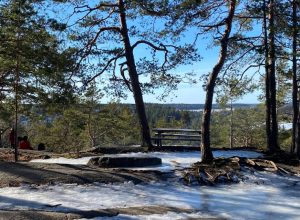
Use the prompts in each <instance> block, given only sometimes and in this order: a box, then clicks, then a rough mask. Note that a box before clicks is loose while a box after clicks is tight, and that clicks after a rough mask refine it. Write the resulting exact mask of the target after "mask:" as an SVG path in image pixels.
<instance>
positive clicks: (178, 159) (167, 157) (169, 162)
mask: <svg viewBox="0 0 300 220" xmlns="http://www.w3.org/2000/svg"><path fill="white" fill-rule="evenodd" d="M213 154H214V156H215V157H232V156H240V157H249V158H256V157H259V156H261V155H262V154H261V153H257V152H254V151H239V150H234V151H222V150H217V151H213ZM109 156H111V157H122V156H127V157H159V158H161V159H162V165H161V166H153V167H143V168H130V169H135V170H160V171H170V170H174V169H175V168H183V167H187V166H189V165H191V164H192V163H196V162H197V161H199V160H200V152H195V151H192V152H151V153H128V154H116V155H111V154H110V155H109ZM90 159H91V157H83V158H79V159H67V158H62V157H61V158H53V159H44V160H43V159H36V160H32V161H31V162H42V163H59V164H80V165H86V164H87V163H88V161H89V160H90Z"/></svg>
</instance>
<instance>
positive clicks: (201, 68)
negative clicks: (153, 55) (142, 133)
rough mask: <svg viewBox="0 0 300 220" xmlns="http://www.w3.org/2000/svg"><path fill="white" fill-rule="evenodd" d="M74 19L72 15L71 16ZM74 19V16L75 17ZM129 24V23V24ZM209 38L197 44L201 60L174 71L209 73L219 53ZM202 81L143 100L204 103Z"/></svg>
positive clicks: (190, 36) (252, 97)
mask: <svg viewBox="0 0 300 220" xmlns="http://www.w3.org/2000/svg"><path fill="white" fill-rule="evenodd" d="M64 6H65V5H64ZM64 10H65V12H67V13H66V14H69V13H70V12H72V9H70V8H68V7H66V8H64ZM60 15H61V16H62V17H65V16H66V15H65V13H61V14H60ZM73 19H74V17H73ZM75 20H76V17H75ZM69 22H70V23H72V19H70V20H69ZM129 25H130V24H129ZM159 26H160V25H159V23H158V26H157V25H156V28H159ZM194 37H195V33H192V32H189V33H187V34H186V36H185V38H184V39H183V41H185V42H188V41H193V40H194ZM210 40H211V36H208V37H207V39H202V40H199V42H198V45H199V51H200V54H201V56H202V58H203V59H202V60H201V61H200V62H198V63H194V64H193V65H190V66H185V67H184V69H183V68H182V67H181V68H180V69H175V70H174V73H175V72H176V73H178V72H179V73H180V72H182V73H183V72H190V71H192V72H194V73H195V74H196V79H199V78H200V76H201V75H203V74H207V73H209V72H210V71H211V70H212V68H213V66H214V65H215V63H216V62H217V60H218V55H219V48H218V47H208V46H209V45H210V43H211V42H210ZM139 54H143V56H144V54H146V53H145V51H144V52H143V48H142V49H141V50H139V51H138V55H137V56H139ZM141 79H142V77H141ZM202 84H203V82H199V83H197V84H193V85H191V84H184V83H182V84H180V85H179V86H178V90H176V91H174V92H173V94H171V95H170V96H169V97H168V98H166V99H165V100H164V101H161V100H159V99H157V96H159V95H160V94H161V92H162V90H160V89H158V90H156V91H155V94H154V95H147V94H145V95H144V101H145V102H151V103H191V104H192V103H195V104H199V103H204V101H205V91H204V90H203V87H202ZM257 96H258V92H255V93H254V94H248V95H246V96H244V97H242V98H241V99H240V100H237V101H236V102H238V103H251V104H252V103H258V102H259V101H258V99H257ZM110 100H111V98H110V97H104V98H103V99H102V100H101V102H102V103H103V102H104V103H105V102H109V101H110ZM120 101H121V102H125V103H134V100H133V96H132V94H131V93H128V98H127V99H126V100H124V99H121V100H120Z"/></svg>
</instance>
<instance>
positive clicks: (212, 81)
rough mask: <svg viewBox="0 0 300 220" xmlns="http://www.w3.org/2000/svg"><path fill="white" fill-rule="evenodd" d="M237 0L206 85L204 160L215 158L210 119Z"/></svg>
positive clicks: (202, 149)
mask: <svg viewBox="0 0 300 220" xmlns="http://www.w3.org/2000/svg"><path fill="white" fill-rule="evenodd" d="M235 6H236V0H231V1H230V8H229V14H228V17H227V18H226V19H225V26H226V27H225V31H224V34H223V36H222V38H221V41H220V43H221V49H220V54H219V60H218V63H217V64H216V65H215V66H214V68H213V70H212V72H211V74H210V76H209V79H208V82H207V86H206V97H205V104H204V110H203V116H202V124H201V131H202V133H201V156H202V162H204V163H209V162H211V161H212V160H213V154H212V151H211V148H210V119H211V110H212V101H213V95H214V88H215V85H216V80H217V77H218V74H219V73H220V71H221V69H222V67H223V65H224V63H225V59H226V56H227V48H228V40H229V36H230V32H231V27H232V20H233V16H234V13H235Z"/></svg>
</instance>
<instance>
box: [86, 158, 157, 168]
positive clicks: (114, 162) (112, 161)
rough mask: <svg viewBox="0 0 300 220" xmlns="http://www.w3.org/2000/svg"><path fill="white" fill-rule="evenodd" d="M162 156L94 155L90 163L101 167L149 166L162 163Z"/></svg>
mask: <svg viewBox="0 0 300 220" xmlns="http://www.w3.org/2000/svg"><path fill="white" fill-rule="evenodd" d="M161 163H162V161H161V158H158V157H114V156H104V157H94V158H91V159H90V161H89V162H88V165H94V166H99V167H147V166H155V165H161Z"/></svg>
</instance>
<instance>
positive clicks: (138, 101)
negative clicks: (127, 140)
mask: <svg viewBox="0 0 300 220" xmlns="http://www.w3.org/2000/svg"><path fill="white" fill-rule="evenodd" d="M119 10H120V11H119V14H120V22H121V34H122V38H123V43H124V47H125V55H126V63H127V67H128V73H129V77H130V83H131V87H132V92H133V97H134V101H135V106H136V111H137V115H138V118H139V123H140V127H141V138H142V146H143V147H147V148H148V149H151V148H152V143H151V136H150V129H149V125H148V121H147V117H146V111H145V105H144V100H143V94H142V90H141V87H140V82H139V76H138V73H137V70H136V65H135V60H134V55H133V49H132V46H131V44H130V40H129V36H128V29H127V23H126V13H125V6H124V1H123V0H119Z"/></svg>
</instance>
